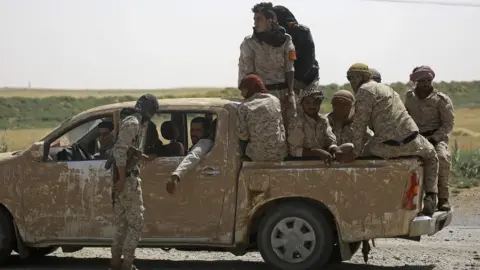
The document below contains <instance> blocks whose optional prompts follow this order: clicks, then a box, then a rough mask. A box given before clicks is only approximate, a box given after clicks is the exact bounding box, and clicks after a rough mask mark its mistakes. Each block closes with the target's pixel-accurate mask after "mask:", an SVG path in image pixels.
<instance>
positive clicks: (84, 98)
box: [0, 81, 480, 130]
mask: <svg viewBox="0 0 480 270" xmlns="http://www.w3.org/2000/svg"><path fill="white" fill-rule="evenodd" d="M391 86H392V87H393V88H394V89H395V90H396V91H397V92H398V93H399V94H400V95H401V96H403V95H404V94H405V92H406V91H407V90H408V89H409V86H408V85H406V84H403V83H393V84H391ZM436 87H437V88H438V89H440V90H441V91H443V92H445V93H447V94H448V95H449V96H450V97H451V98H452V100H453V102H454V104H455V107H456V108H461V107H464V108H465V107H479V106H480V81H472V82H449V83H447V82H440V83H437V84H436ZM323 89H324V91H325V97H326V99H325V101H324V104H323V105H322V111H324V112H326V111H329V110H330V97H331V96H332V94H333V93H334V92H335V91H337V90H339V89H349V90H351V88H350V85H348V84H345V85H343V86H339V85H337V84H329V85H325V86H323ZM2 92H3V93H5V95H3V96H8V97H2V98H0V112H1V117H0V130H2V129H32V128H51V127H54V126H56V125H58V124H59V123H61V122H63V121H64V120H65V119H67V118H69V117H72V116H73V115H75V114H77V113H79V112H82V111H84V110H86V109H89V108H92V107H96V106H101V105H105V104H110V103H115V102H123V101H131V100H136V99H137V97H138V96H140V95H141V94H143V93H145V92H150V93H154V94H155V95H156V96H158V97H159V98H161V99H168V98H181V97H192V98H193V97H240V92H239V91H238V90H237V89H236V88H225V89H223V90H222V89H212V90H209V89H190V90H188V91H186V90H181V89H180V90H178V92H176V91H175V90H151V91H150V90H138V91H135V90H131V91H126V90H123V91H109V90H104V91H101V90H92V92H89V91H79V90H71V91H70V93H71V96H57V92H58V93H61V94H65V93H68V92H69V91H66V90H65V91H57V90H51V91H50V93H51V94H52V96H50V97H47V96H46V95H47V94H48V93H49V91H48V90H45V89H42V90H37V91H36V92H35V90H29V92H28V95H27V93H26V92H25V91H20V90H19V91H15V90H12V89H10V90H0V93H2ZM15 93H18V94H15ZM35 93H37V94H38V95H37V96H41V97H43V98H38V97H35ZM87 93H91V95H94V96H88V94H87ZM23 94H25V95H23ZM110 94H111V95H110ZM16 95H18V96H16ZM109 95H110V96H109ZM25 96H28V97H25Z"/></svg>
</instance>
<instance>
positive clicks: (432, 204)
mask: <svg viewBox="0 0 480 270" xmlns="http://www.w3.org/2000/svg"><path fill="white" fill-rule="evenodd" d="M436 200H437V194H436V193H431V192H429V193H427V194H426V195H425V197H424V198H423V210H422V214H424V215H425V216H429V217H431V216H433V213H435V208H436V206H437V202H436Z"/></svg>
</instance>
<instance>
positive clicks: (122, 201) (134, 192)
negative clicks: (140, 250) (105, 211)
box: [111, 176, 145, 262]
mask: <svg viewBox="0 0 480 270" xmlns="http://www.w3.org/2000/svg"><path fill="white" fill-rule="evenodd" d="M140 182H141V180H140V178H139V177H135V176H130V177H128V178H127V179H125V186H124V188H123V191H122V192H121V193H120V194H119V195H118V196H117V197H116V198H117V199H116V201H115V204H114V206H113V208H114V224H115V235H114V238H113V243H112V249H111V252H112V258H120V257H121V256H122V255H123V258H124V260H125V261H126V262H133V260H134V259H135V249H136V248H137V245H138V242H139V241H140V236H141V234H142V229H143V222H144V220H143V212H144V211H145V207H144V206H143V197H142V187H141V185H140Z"/></svg>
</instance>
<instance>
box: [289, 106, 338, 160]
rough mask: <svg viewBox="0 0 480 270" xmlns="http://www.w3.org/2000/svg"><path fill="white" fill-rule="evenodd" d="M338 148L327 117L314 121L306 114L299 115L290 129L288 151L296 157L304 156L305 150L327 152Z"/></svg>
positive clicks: (321, 116) (320, 117) (320, 116)
mask: <svg viewBox="0 0 480 270" xmlns="http://www.w3.org/2000/svg"><path fill="white" fill-rule="evenodd" d="M336 146H337V140H336V138H335V135H334V134H333V132H332V127H330V125H329V124H328V120H327V118H326V117H325V116H323V115H319V117H318V119H314V118H312V117H310V116H308V115H307V114H305V113H303V112H302V113H299V114H298V115H297V116H295V118H294V119H293V121H292V122H290V125H289V127H288V150H289V153H290V155H292V156H294V157H301V156H303V149H304V148H308V149H323V150H326V151H329V152H330V150H331V148H333V147H336Z"/></svg>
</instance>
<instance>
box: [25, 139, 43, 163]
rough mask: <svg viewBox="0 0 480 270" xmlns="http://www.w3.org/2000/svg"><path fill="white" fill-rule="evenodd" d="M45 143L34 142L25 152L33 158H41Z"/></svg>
mask: <svg viewBox="0 0 480 270" xmlns="http://www.w3.org/2000/svg"><path fill="white" fill-rule="evenodd" d="M44 149H45V143H44V142H43V141H41V142H34V143H33V144H32V146H30V148H28V149H27V152H28V153H29V154H30V155H31V156H32V158H33V159H35V160H42V159H43V155H44Z"/></svg>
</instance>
